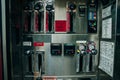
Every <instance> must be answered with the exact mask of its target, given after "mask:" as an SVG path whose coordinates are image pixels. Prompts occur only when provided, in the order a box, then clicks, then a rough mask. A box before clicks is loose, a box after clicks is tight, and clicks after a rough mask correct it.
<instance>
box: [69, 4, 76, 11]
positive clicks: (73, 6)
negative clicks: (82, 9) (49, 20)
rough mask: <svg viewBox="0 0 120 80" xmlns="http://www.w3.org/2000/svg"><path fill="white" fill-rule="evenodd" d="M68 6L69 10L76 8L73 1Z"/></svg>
mask: <svg viewBox="0 0 120 80" xmlns="http://www.w3.org/2000/svg"><path fill="white" fill-rule="evenodd" d="M68 7H69V9H70V10H75V9H76V5H75V4H74V3H70V4H69V5H68Z"/></svg>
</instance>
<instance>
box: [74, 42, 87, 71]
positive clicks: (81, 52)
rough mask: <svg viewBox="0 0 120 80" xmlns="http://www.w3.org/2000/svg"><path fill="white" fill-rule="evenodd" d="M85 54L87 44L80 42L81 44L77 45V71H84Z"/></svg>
mask: <svg viewBox="0 0 120 80" xmlns="http://www.w3.org/2000/svg"><path fill="white" fill-rule="evenodd" d="M84 55H86V45H85V43H79V45H78V47H77V69H76V72H82V71H83V65H84V62H83V59H84Z"/></svg>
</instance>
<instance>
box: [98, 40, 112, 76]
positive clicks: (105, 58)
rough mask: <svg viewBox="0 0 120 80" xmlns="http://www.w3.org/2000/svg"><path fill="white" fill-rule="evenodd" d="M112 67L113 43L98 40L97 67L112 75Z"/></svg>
mask: <svg viewBox="0 0 120 80" xmlns="http://www.w3.org/2000/svg"><path fill="white" fill-rule="evenodd" d="M113 67H114V43H113V42H106V41H101V42H100V65H99V68H100V69H101V70H103V71H105V72H106V73H107V74H108V75H110V76H111V77H113V71H114V70H113Z"/></svg>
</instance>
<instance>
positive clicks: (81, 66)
mask: <svg viewBox="0 0 120 80" xmlns="http://www.w3.org/2000/svg"><path fill="white" fill-rule="evenodd" d="M82 68H83V55H82V54H80V72H81V71H82Z"/></svg>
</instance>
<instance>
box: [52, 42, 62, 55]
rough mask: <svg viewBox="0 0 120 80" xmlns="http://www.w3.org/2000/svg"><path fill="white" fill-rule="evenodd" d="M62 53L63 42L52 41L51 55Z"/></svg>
mask: <svg viewBox="0 0 120 80" xmlns="http://www.w3.org/2000/svg"><path fill="white" fill-rule="evenodd" d="M61 54H62V44H60V43H52V44H51V55H61Z"/></svg>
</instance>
